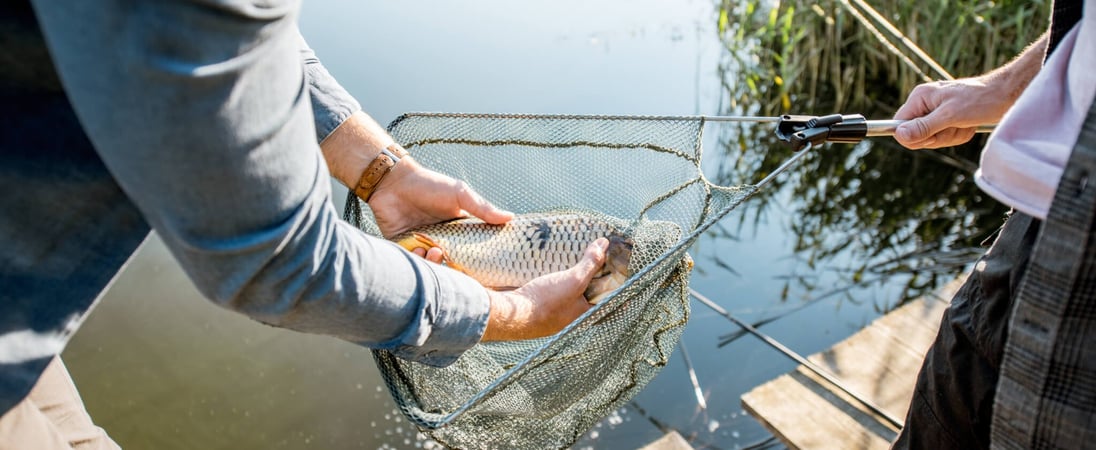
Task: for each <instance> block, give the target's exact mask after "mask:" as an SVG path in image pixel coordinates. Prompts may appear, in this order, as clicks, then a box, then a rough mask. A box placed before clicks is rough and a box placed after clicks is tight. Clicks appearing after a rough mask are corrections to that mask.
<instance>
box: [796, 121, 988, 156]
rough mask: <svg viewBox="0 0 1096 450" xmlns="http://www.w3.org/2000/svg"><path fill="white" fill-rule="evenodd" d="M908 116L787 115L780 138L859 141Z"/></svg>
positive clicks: (799, 142)
mask: <svg viewBox="0 0 1096 450" xmlns="http://www.w3.org/2000/svg"><path fill="white" fill-rule="evenodd" d="M904 122H906V121H904V120H867V119H865V118H864V116H862V115H860V114H830V115H828V116H799V115H783V116H781V117H780V121H779V123H778V124H777V127H776V136H777V137H778V138H780V140H782V141H784V142H787V143H789V144H791V145H792V146H793V147H795V148H800V147H803V146H804V145H806V143H808V142H809V143H811V144H813V145H814V146H819V145H821V144H823V143H826V142H839V143H846V144H855V143H857V142H860V141H861V140H863V139H864V138H865V137H878V136H894V133H895V131H896V130H897V129H898V126H899V125H901V124H902V123H904ZM994 127H996V125H982V126H979V127H976V128H975V132H976V133H989V132H992V131H993V129H994Z"/></svg>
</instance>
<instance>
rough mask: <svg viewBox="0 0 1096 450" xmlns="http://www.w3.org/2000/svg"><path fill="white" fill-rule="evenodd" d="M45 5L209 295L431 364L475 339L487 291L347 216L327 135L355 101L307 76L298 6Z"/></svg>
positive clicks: (51, 28)
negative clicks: (326, 152) (322, 144)
mask: <svg viewBox="0 0 1096 450" xmlns="http://www.w3.org/2000/svg"><path fill="white" fill-rule="evenodd" d="M35 6H36V10H37V12H38V14H39V20H40V22H41V24H42V28H43V32H44V34H45V36H46V38H47V42H48V43H49V46H50V51H51V54H52V56H53V58H54V61H55V63H56V66H57V69H58V72H59V74H60V75H61V79H62V82H63V84H64V86H65V90H66V93H67V94H68V96H69V98H70V100H71V102H72V104H73V106H74V108H75V110H76V112H77V115H78V116H79V118H80V121H81V123H82V124H83V126H84V128H85V130H86V131H87V133H88V135H89V137H90V138H91V140H92V142H93V143H94V145H95V148H96V150H97V152H98V153H99V155H100V157H101V158H102V159H103V161H104V163H105V164H106V166H107V168H108V169H109V171H110V173H111V174H112V175H113V176H114V177H115V178H116V179H117V181H118V184H119V185H120V186H121V187H122V189H123V190H124V191H125V193H126V195H127V196H128V197H129V198H130V199H131V200H132V201H133V202H134V203H135V204H136V205H137V207H138V208H139V209H140V211H141V213H142V215H144V217H145V219H146V220H147V221H148V222H149V223H150V224H151V225H152V227H153V228H154V230H155V231H156V232H157V233H158V234H159V235H160V237H161V238H162V239H163V241H164V242H165V243H166V244H167V246H168V248H169V249H170V250H171V252H172V253H173V255H174V256H175V257H176V259H178V261H179V263H180V264H181V266H182V267H183V269H184V270H185V271H186V272H187V274H188V275H189V277H190V278H191V280H192V281H193V282H194V283H195V285H196V286H197V287H198V289H199V290H200V291H201V292H202V293H203V294H204V295H206V296H207V297H208V298H210V299H212V300H213V301H215V302H217V303H218V304H220V305H223V306H225V307H228V308H231V309H233V310H236V311H239V312H242V313H244V314H247V315H249V316H251V317H252V318H254V319H256V320H259V321H262V322H265V323H268V324H271V325H275V326H279V327H286V328H291V329H295V330H299V331H304V332H309V333H318V334H325V335H331V336H335V337H338V338H341V339H344V340H347V341H351V342H355V343H358V344H361V345H365V346H369V347H373V348H382V349H389V350H391V351H393V352H394V353H396V354H397V355H398V356H400V357H403V358H408V359H414V360H418V361H421V362H424V363H428V364H433V365H446V364H449V363H451V362H452V361H454V360H455V359H456V358H457V357H459V355H460V354H461V352H463V351H464V350H466V349H467V348H469V347H471V346H472V345H474V344H475V343H476V342H478V340H479V338H480V336H482V333H483V331H484V329H485V327H486V322H487V315H488V310H489V303H488V298H487V294H486V292H485V291H484V289H483V288H482V287H481V286H480V285H479V284H477V283H476V282H475V281H473V280H472V279H470V278H468V277H465V276H464V275H462V274H459V273H457V272H455V271H452V270H449V269H447V268H444V267H441V266H437V265H434V264H431V263H428V262H426V261H424V260H422V259H421V258H418V257H415V256H413V255H411V254H410V253H407V252H405V251H403V250H402V249H400V248H398V247H397V246H396V245H394V244H392V243H390V242H387V241H384V240H380V239H377V238H374V237H371V236H367V235H365V234H364V233H362V232H361V231H359V230H357V229H356V228H354V227H352V226H350V225H349V224H347V223H345V222H344V221H342V220H341V219H339V217H338V214H337V212H336V210H335V208H334V206H333V205H332V203H331V187H330V185H331V183H330V182H329V179H330V178H329V175H328V171H327V167H326V165H325V163H324V160H323V157H322V155H321V153H320V150H319V146H318V144H317V139H318V138H321V139H322V137H323V136H325V135H326V133H328V132H330V130H331V129H334V127H335V126H337V124H338V123H341V120H340V118H344V117H343V116H349V114H351V113H353V112H354V111H355V110H356V108H357V107H358V106H357V103H356V102H353V101H352V99H350V101H347V99H349V98H350V97H349V96H348V95H347V94H346V93H345V91H343V90H342V89H341V88H338V89H333V88H331V87H332V86H337V84H335V83H334V81H333V80H332V79H330V76H329V75H326V71H323V70H322V66H319V65H316V64H304V65H302V63H301V60H302V59H301V58H302V56H301V55H302V53H301V52H302V46H301V42H302V41H301V39H300V36H299V32H298V31H297V26H296V15H297V13H298V6H299V5H298V3H297V2H292V1H290V2H272V3H271V4H270V5H267V6H264V7H263V8H258V7H255V6H251V5H249V4H224V3H223V2H214V1H192V2H136V3H135V2H126V1H122V0H107V1H103V2H74V3H72V4H70V5H68V6H66V7H65V8H57V7H53V6H51V5H46V4H44V2H41V1H38V0H36V1H35ZM306 67H308V69H306ZM317 68H318V69H319V70H317ZM306 72H307V73H306ZM309 74H310V75H309ZM316 74H322V75H323V76H315V75H316ZM325 93H326V94H325ZM325 95H326V96H325ZM315 102H318V103H319V104H321V105H328V106H327V107H325V108H321V111H320V114H313V105H314V104H315ZM325 111H326V112H325Z"/></svg>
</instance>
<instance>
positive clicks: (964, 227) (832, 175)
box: [713, 0, 1050, 310]
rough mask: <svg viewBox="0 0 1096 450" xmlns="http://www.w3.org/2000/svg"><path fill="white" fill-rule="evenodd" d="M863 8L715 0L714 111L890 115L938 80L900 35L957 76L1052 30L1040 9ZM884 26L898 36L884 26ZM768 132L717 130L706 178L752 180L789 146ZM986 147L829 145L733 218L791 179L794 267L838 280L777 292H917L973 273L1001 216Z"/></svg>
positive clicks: (986, 5) (841, 3) (797, 0)
mask: <svg viewBox="0 0 1096 450" xmlns="http://www.w3.org/2000/svg"><path fill="white" fill-rule="evenodd" d="M866 5H867V3H865V2H864V0H823V1H821V2H809V1H803V0H793V1H783V2H781V1H775V2H773V1H767V2H762V1H758V0H750V1H747V2H732V1H731V0H721V2H720V3H718V7H717V11H718V18H717V19H716V20H717V21H718V24H717V26H718V32H719V34H720V36H721V40H722V42H723V44H724V47H725V51H724V52H723V53H724V54H723V58H722V61H721V62H720V66H719V69H718V70H719V73H720V76H721V79H722V80H723V95H722V98H721V106H720V111H721V112H722V113H725V114H728V115H756V116H777V115H781V114H810V115H825V114H831V113H843V114H852V113H859V114H863V115H864V116H866V117H867V118H869V119H889V118H890V117H892V116H893V113H894V111H896V110H897V109H898V107H899V106H900V105H901V104H902V103H903V102H904V100H905V98H906V95H907V94H908V92H909V91H910V90H912V89H913V87H914V86H916V85H917V84H919V83H922V82H924V81H929V80H933V79H942V78H943V75H942V74H941V71H940V70H938V69H934V68H933V67H932V65H931V64H930V63H928V62H926V59H925V58H921V57H919V56H917V54H916V51H915V50H913V47H912V46H908V45H906V44H904V43H903V41H902V39H901V38H900V37H898V36H904V38H905V39H906V41H907V42H912V43H914V44H915V45H916V46H918V47H919V48H920V49H921V50H922V51H923V53H924V54H926V55H928V56H929V57H931V58H932V59H935V61H936V62H938V63H939V66H940V67H941V68H943V70H944V71H946V72H948V73H950V74H951V75H952V76H954V77H956V78H959V77H967V76H975V75H979V74H982V73H985V72H987V71H989V70H992V69H993V68H996V67H998V66H1000V65H1002V64H1004V63H1005V62H1007V61H1009V60H1010V59H1011V58H1013V57H1014V56H1015V55H1017V54H1019V53H1020V52H1021V51H1022V50H1023V49H1024V48H1025V47H1026V46H1027V45H1028V44H1030V43H1031V42H1033V41H1034V40H1036V39H1037V38H1038V37H1039V36H1040V35H1041V34H1042V33H1043V32H1044V31H1045V30H1046V28H1047V24H1048V21H1049V16H1050V2H1048V1H1035V2H1026V1H999V2H993V1H968V0H962V1H947V0H937V1H930V2H913V3H909V2H901V1H898V0H880V1H875V2H872V4H871V5H870V6H866ZM878 17H882V18H884V19H885V20H886V22H887V23H883V21H881V20H878ZM890 25H893V27H894V29H896V30H897V31H898V32H897V33H894V32H891V31H888V27H889V26H890ZM762 128H764V127H757V126H756V125H750V124H743V125H740V126H737V127H728V128H727V129H725V130H723V131H722V132H721V134H720V136H719V139H720V147H721V150H722V151H723V152H724V157H723V158H721V159H722V160H721V161H720V162H719V163H718V164H719V165H720V166H719V170H718V172H717V175H716V179H715V180H713V181H715V182H717V183H719V184H724V185H726V184H741V183H748V182H752V181H756V179H755V177H761V176H764V175H765V174H767V173H769V172H771V171H772V170H774V169H775V168H776V167H777V166H779V164H780V163H782V162H783V161H785V160H787V159H788V158H789V157H790V156H791V154H792V151H791V149H790V148H788V147H786V146H785V145H784V144H783V143H781V142H779V141H777V140H776V139H775V138H774V137H772V136H771V130H768V129H762ZM984 139H985V137H984V136H980V137H977V138H975V139H974V140H972V141H971V142H969V143H967V144H964V145H962V146H958V147H954V148H950V149H941V150H934V151H919V152H911V151H906V150H905V149H903V148H902V147H900V146H899V145H898V144H897V143H896V142H894V140H893V139H889V138H876V139H868V140H865V141H864V142H862V143H860V144H856V145H841V144H829V145H827V146H825V147H823V148H821V149H818V151H814V152H812V154H809V155H806V156H805V157H804V158H803V160H802V161H801V162H800V163H799V164H798V167H797V168H794V169H793V170H792V173H791V174H789V175H786V176H783V177H780V178H779V179H778V180H777V181H776V182H774V183H773V184H772V185H770V186H769V187H767V188H766V189H764V190H762V191H761V192H759V193H758V194H757V196H755V198H754V199H753V200H751V201H750V202H747V203H746V204H744V205H743V206H742V207H743V208H744V209H746V210H747V212H746V214H743V215H742V217H743V218H742V219H741V220H743V221H747V220H754V221H758V220H761V219H762V217H764V215H765V211H766V209H767V208H768V207H770V206H772V205H773V202H774V199H773V198H772V197H773V194H774V193H775V192H778V191H780V190H781V189H782V188H783V187H785V186H783V185H785V184H788V185H789V186H786V187H787V188H788V189H789V190H788V191H787V192H789V193H790V194H791V195H792V196H793V197H794V198H796V201H795V202H792V204H790V205H784V206H781V207H783V208H786V209H789V210H790V211H789V214H790V216H791V217H794V219H793V220H792V221H791V225H790V226H791V231H792V233H793V234H794V235H796V236H798V238H797V239H798V241H797V243H796V255H797V256H796V258H797V260H798V262H799V263H801V264H804V265H806V266H807V267H810V268H812V269H814V268H816V267H819V266H820V267H823V268H825V269H826V270H828V271H833V272H834V273H837V274H838V277H839V279H840V280H841V283H839V284H838V285H837V286H836V289H835V286H834V285H833V284H832V282H830V283H824V282H821V281H820V280H818V279H817V277H816V276H796V275H794V274H793V275H790V276H788V277H787V280H786V285H785V288H784V292H785V294H786V293H787V292H789V288H790V287H791V286H792V285H797V287H798V289H797V290H801V291H805V292H811V296H812V297H811V299H817V298H820V297H827V296H830V295H843V296H844V298H847V299H848V300H849V301H855V300H854V298H855V297H854V296H853V295H851V294H850V293H849V292H848V291H849V290H851V289H852V288H858V287H870V286H881V285H883V284H884V283H890V284H891V285H893V284H894V283H904V284H905V286H904V292H903V297H904V298H906V299H912V298H916V297H917V296H919V295H924V294H926V293H929V292H931V291H932V290H933V289H935V288H937V287H939V286H941V285H943V284H944V283H946V282H948V281H950V280H952V279H954V278H955V277H956V276H957V275H959V274H960V273H962V272H964V271H965V270H967V268H968V267H969V266H970V264H972V263H973V262H974V261H975V260H976V259H977V257H978V256H979V255H980V254H981V253H982V252H983V250H984V249H983V248H982V244H983V242H984V241H986V240H987V239H988V238H990V237H992V236H993V234H994V232H995V231H996V230H997V229H998V228H999V227H1000V226H1001V224H1002V222H1003V218H1004V215H1005V212H1006V211H1007V208H1005V207H1004V206H1003V205H1001V204H1000V203H998V202H997V201H995V200H993V199H992V198H990V197H988V196H986V195H984V194H983V193H982V192H981V191H979V190H978V188H977V187H976V186H975V185H974V183H973V182H972V179H971V178H972V175H973V172H974V170H975V169H976V168H977V164H978V158H979V155H980V151H981V147H982V145H983V144H984ZM758 143H760V144H758ZM757 179H759V178H757ZM723 232H725V233H729V234H732V235H733V234H734V233H735V231H734V230H730V231H726V230H724V231H723ZM888 280H889V281H888ZM831 292H833V293H836V294H830V293H831ZM786 295H787V294H786ZM895 307H896V306H895ZM879 308H880V309H881V310H889V309H890V308H891V307H887V306H882V305H880V306H879Z"/></svg>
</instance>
